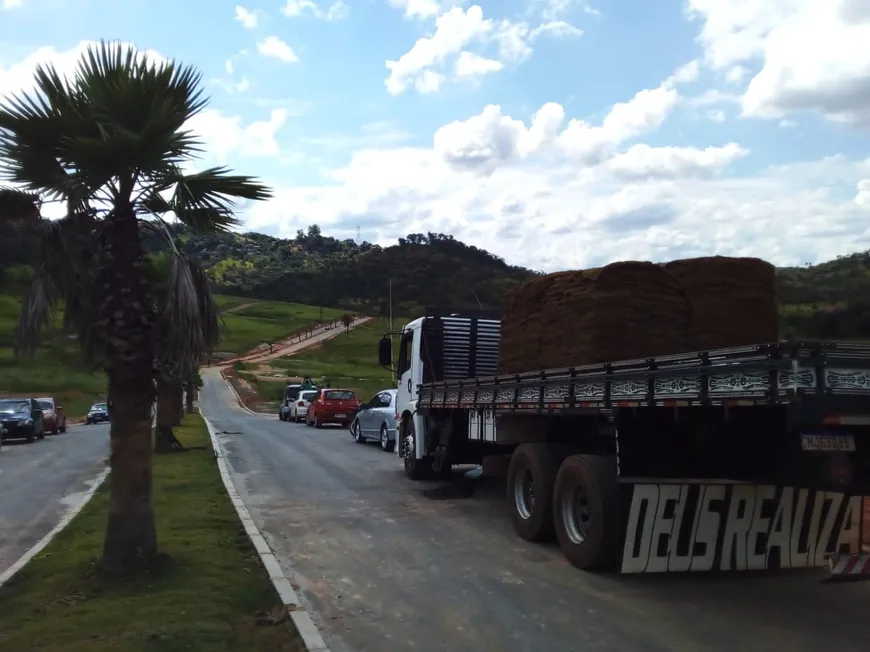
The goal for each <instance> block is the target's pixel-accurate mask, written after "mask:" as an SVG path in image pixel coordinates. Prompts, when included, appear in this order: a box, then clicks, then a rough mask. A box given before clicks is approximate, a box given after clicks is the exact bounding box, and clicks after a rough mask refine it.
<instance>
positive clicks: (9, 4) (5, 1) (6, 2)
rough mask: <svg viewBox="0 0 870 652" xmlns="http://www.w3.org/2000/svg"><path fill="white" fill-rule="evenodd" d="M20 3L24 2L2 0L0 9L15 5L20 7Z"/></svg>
mask: <svg viewBox="0 0 870 652" xmlns="http://www.w3.org/2000/svg"><path fill="white" fill-rule="evenodd" d="M22 4H24V3H23V1H22V0H3V2H0V11H6V10H7V9H15V8H16V7H20V6H21V5H22Z"/></svg>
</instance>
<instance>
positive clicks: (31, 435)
mask: <svg viewBox="0 0 870 652" xmlns="http://www.w3.org/2000/svg"><path fill="white" fill-rule="evenodd" d="M0 424H2V429H3V434H2V435H0V436H2V437H3V439H25V440H26V441H27V442H28V443H30V442H32V441H33V440H34V439H44V438H45V419H44V418H43V416H42V410H41V409H40V407H39V403H37V402H36V401H35V400H34V399H32V398H0Z"/></svg>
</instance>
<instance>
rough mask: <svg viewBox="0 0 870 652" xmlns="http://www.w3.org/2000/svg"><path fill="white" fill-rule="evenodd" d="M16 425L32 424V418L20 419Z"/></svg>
mask: <svg viewBox="0 0 870 652" xmlns="http://www.w3.org/2000/svg"><path fill="white" fill-rule="evenodd" d="M18 425H19V426H32V425H33V419H22V420H21V421H19V422H18Z"/></svg>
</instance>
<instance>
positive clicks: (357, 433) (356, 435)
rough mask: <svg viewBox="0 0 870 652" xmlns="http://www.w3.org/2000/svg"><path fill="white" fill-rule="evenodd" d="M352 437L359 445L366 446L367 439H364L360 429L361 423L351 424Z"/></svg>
mask: <svg viewBox="0 0 870 652" xmlns="http://www.w3.org/2000/svg"><path fill="white" fill-rule="evenodd" d="M350 436H351V437H353V440H354V441H355V442H356V443H357V444H365V443H366V438H365V437H363V434H362V428H360V427H359V421H357V420H355V419H354V421H353V423H351V424H350Z"/></svg>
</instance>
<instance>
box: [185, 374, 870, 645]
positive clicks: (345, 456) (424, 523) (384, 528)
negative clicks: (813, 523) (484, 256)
mask: <svg viewBox="0 0 870 652" xmlns="http://www.w3.org/2000/svg"><path fill="white" fill-rule="evenodd" d="M200 404H201V406H202V408H203V411H204V412H205V414H206V416H207V417H208V418H209V419H210V420H211V421H212V423H213V425H214V426H215V428H216V429H217V430H218V431H219V437H220V438H221V440H222V442H223V444H224V447H225V449H226V450H227V456H228V461H229V463H230V467H231V469H232V471H233V473H234V479H235V483H236V486H237V488H238V490H239V492H240V493H241V495H242V497H243V499H244V500H245V502H246V504H247V505H248V507H249V509H250V511H251V512H252V515H253V517H254V519H255V520H256V521H257V523H258V525H259V526H260V528H261V529H262V530H263V531H264V534H265V535H266V538H267V539H268V540H269V543H270V545H271V546H272V548H273V549H274V550H275V552H276V554H277V555H278V558H279V559H280V560H281V561H282V563H283V564H284V566H285V570H286V569H287V567H288V564H289V566H292V569H293V571H295V574H294V573H291V580H292V581H293V582H294V583H295V584H296V585H297V590H299V592H300V595H301V596H302V599H303V600H304V601H305V602H306V603H307V604H306V606H308V607H309V608H311V609H312V610H313V611H314V614H313V616H314V618H315V621H316V622H318V624H319V625H321V626H322V627H323V629H324V637H325V638H326V640H327V643H328V644H329V645H330V647H331V648H332V650H333V652H350V651H354V652H369V651H372V652H374V651H378V652H380V651H384V650H385V651H387V652H393V651H396V652H399V651H405V650H420V651H424V652H436V651H441V650H445V651H446V650H449V651H450V652H482V651H483V650H486V651H487V652H502V651H503V652H527V651H528V652H537V651H538V650H557V651H558V652H570V651H574V650H577V651H579V650H583V651H590V650H596V651H607V652H610V651H613V652H617V651H618V652H625V651H626V650H629V651H631V652H659V651H664V650H668V651H671V650H673V651H680V652H682V651H685V652H689V651H691V652H698V651H716V652H726V651H727V652H733V651H734V650H740V651H741V652H762V651H764V652H767V651H770V652H779V651H780V650H789V651H790V652H810V651H812V652H818V651H819V650H825V649H830V650H836V651H837V652H852V651H854V652H858V651H860V652H866V651H867V650H868V649H870V619H868V618H867V609H868V607H870V583H858V584H838V585H830V584H825V585H822V584H820V583H819V580H820V578H821V577H823V576H824V575H823V574H820V573H817V572H810V573H806V572H800V571H798V573H797V574H795V573H794V572H792V573H785V574H781V575H779V576H777V577H770V576H768V577H747V576H745V575H732V576H727V577H719V578H715V577H709V576H708V577H697V576H686V575H670V576H658V577H654V576H640V577H638V576H635V577H631V578H628V577H620V576H616V575H595V574H590V573H583V572H580V571H578V570H576V569H574V568H573V567H572V566H570V565H569V564H568V563H567V562H566V561H565V560H564V558H563V557H562V555H561V554H560V552H559V550H558V549H557V548H556V547H555V546H548V545H536V544H531V543H526V542H525V541H522V540H521V539H519V538H518V537H516V536H515V535H514V533H513V530H512V528H511V525H510V521H509V519H508V516H507V509H506V507H505V502H504V498H503V496H504V491H503V488H502V486H499V483H498V481H489V484H483V485H481V486H480V488H478V489H477V491H476V492H475V494H474V495H473V496H471V497H467V498H459V497H452V498H451V497H447V498H445V497H444V492H443V491H439V489H441V488H444V487H445V485H444V484H443V483H442V484H440V485H439V484H420V483H413V482H411V481H409V480H407V479H406V478H405V477H404V475H403V473H402V470H401V465H400V463H399V460H398V459H397V458H396V457H395V456H394V455H390V454H387V453H384V452H382V451H381V450H380V448H379V447H377V446H376V445H375V444H370V445H366V446H361V445H359V444H356V443H355V442H354V441H352V440H351V438H350V435H349V434H348V432H347V431H346V430H344V429H326V428H324V429H323V430H315V429H313V428H306V427H305V426H304V425H296V424H290V423H284V422H281V421H279V420H278V418H277V416H274V417H261V416H252V415H250V414H248V413H246V412H243V411H241V410H240V409H238V408H237V406H236V404H235V402H234V400H233V398H232V395H231V394H230V391H229V389H228V388H227V387H226V384H225V383H224V382H223V381H222V380H221V379H220V378H219V377H218V376H217V375H216V374H208V375H207V376H206V378H205V387H204V389H203V392H202V395H201V401H200ZM454 486H455V485H454Z"/></svg>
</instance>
